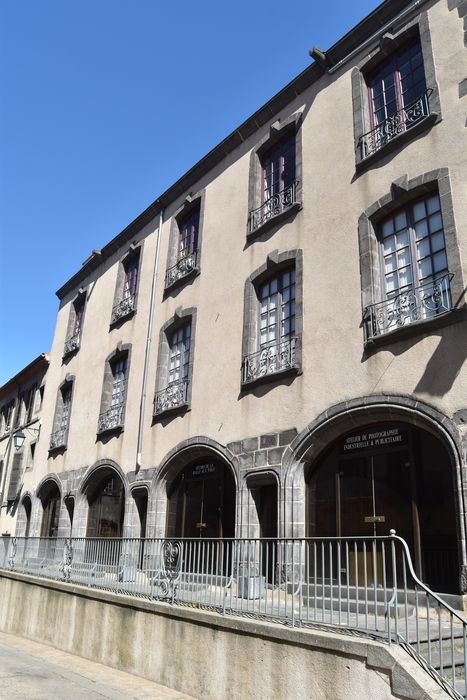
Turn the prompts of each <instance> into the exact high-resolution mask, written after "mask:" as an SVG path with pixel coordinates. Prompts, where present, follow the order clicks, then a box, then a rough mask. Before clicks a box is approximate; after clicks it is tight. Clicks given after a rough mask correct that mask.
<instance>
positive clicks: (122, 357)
mask: <svg viewBox="0 0 467 700" xmlns="http://www.w3.org/2000/svg"><path fill="white" fill-rule="evenodd" d="M126 348H129V346H120V347H119V348H118V349H117V351H116V352H114V353H113V354H112V355H111V356H110V357H109V358H108V359H107V360H106V363H105V371H104V383H103V389H102V400H101V410H100V413H99V420H98V426H97V432H98V434H101V433H107V432H113V431H114V432H119V431H121V430H122V429H123V425H124V420H125V404H126V396H127V385H128V374H129V349H126Z"/></svg>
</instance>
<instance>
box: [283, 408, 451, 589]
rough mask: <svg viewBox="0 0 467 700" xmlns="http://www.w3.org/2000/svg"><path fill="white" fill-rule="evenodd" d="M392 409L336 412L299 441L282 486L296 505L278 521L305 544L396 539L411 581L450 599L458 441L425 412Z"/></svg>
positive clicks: (442, 420) (442, 423) (445, 424)
mask: <svg viewBox="0 0 467 700" xmlns="http://www.w3.org/2000/svg"><path fill="white" fill-rule="evenodd" d="M392 398H393V397H391V399H392ZM397 401H398V399H397V397H394V403H392V402H391V400H390V399H389V398H388V397H384V404H383V403H382V402H381V401H379V400H378V398H377V397H374V398H367V399H364V400H362V404H361V405H360V406H359V405H355V404H356V403H357V402H356V401H355V402H352V403H353V405H352V406H351V407H350V408H349V407H348V405H346V404H341V405H339V406H336V407H333V408H331V409H329V410H328V411H327V412H326V414H323V416H320V417H318V418H317V419H316V421H314V422H313V424H311V426H309V427H308V429H307V430H306V431H304V432H303V433H302V435H301V436H298V438H297V440H296V444H295V446H294V448H295V454H294V458H295V459H294V462H293V463H292V460H291V463H290V465H289V467H288V476H287V478H288V479H289V480H292V483H293V484H294V488H295V489H296V492H297V493H298V494H300V493H301V489H303V497H302V499H300V500H297V502H295V503H292V504H289V506H288V507H289V510H288V511H286V518H287V517H289V518H290V519H291V520H292V522H293V519H295V521H297V520H298V519H299V518H300V516H301V517H302V518H303V521H304V522H305V523H306V527H305V532H304V534H306V535H308V536H310V537H311V536H315V537H327V536H341V537H353V536H365V537H372V536H373V535H374V534H377V535H388V534H389V531H390V530H391V529H394V530H396V532H397V534H398V535H400V536H401V537H403V538H404V539H405V540H406V541H407V542H408V544H409V547H410V550H411V553H412V559H413V561H414V565H415V568H416V571H417V574H418V575H419V577H420V578H421V579H422V580H423V581H425V582H426V583H428V585H429V586H430V587H431V588H432V589H435V590H438V591H441V592H445V593H448V592H453V593H457V592H459V589H460V579H461V573H462V564H464V550H463V549H462V546H461V545H462V542H463V539H464V538H463V535H462V533H463V532H464V507H463V494H462V485H461V482H462V473H461V468H460V465H461V461H460V456H459V454H460V453H459V450H458V448H457V443H456V434H455V432H454V430H453V429H452V428H451V427H450V426H449V422H448V421H447V420H446V419H445V418H444V417H443V416H442V414H438V413H437V412H436V411H434V410H433V409H431V407H426V408H425V407H424V406H423V404H421V402H415V401H414V402H413V404H414V406H413V408H411V407H408V403H409V400H408V399H403V402H404V404H403V405H398V404H397V403H396V402H397ZM401 403H402V400H401ZM372 404H373V405H372ZM352 426H353V427H352ZM301 470H303V471H302V476H301V477H300V471H301ZM300 501H301V502H300ZM301 503H303V504H304V505H303V506H302V505H301ZM290 505H291V506H292V507H291V508H290Z"/></svg>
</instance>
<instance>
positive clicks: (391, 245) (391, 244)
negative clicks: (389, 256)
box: [383, 236, 396, 254]
mask: <svg viewBox="0 0 467 700" xmlns="http://www.w3.org/2000/svg"><path fill="white" fill-rule="evenodd" d="M383 249H384V252H385V254H386V253H393V252H394V251H395V250H396V241H395V238H394V236H391V237H390V238H386V240H385V241H384V245H383Z"/></svg>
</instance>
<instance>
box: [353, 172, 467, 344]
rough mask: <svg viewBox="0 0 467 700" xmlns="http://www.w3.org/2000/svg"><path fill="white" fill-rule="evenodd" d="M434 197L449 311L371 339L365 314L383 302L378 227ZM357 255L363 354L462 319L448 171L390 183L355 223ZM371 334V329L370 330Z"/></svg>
mask: <svg viewBox="0 0 467 700" xmlns="http://www.w3.org/2000/svg"><path fill="white" fill-rule="evenodd" d="M433 194H437V195H438V196H439V201H440V213H441V218H442V223H443V233H444V243H445V248H444V250H445V253H446V258H447V269H448V274H450V275H452V279H451V281H450V294H451V310H450V311H448V312H446V313H443V314H440V315H435V316H433V317H429V318H422V319H419V320H415V321H413V322H411V323H407V324H404V325H402V326H401V327H399V328H396V329H393V330H390V331H387V332H384V333H381V334H380V335H374V334H372V333H371V332H369V329H368V322H369V320H368V314H369V311H370V309H371V307H374V306H375V305H378V304H380V303H382V302H384V301H385V296H384V295H383V285H382V279H381V264H380V252H379V247H380V246H379V239H378V227H379V226H380V224H381V222H383V221H384V219H386V218H387V217H388V216H391V215H394V214H395V213H396V212H397V211H398V210H401V209H402V208H403V207H408V206H410V205H413V204H415V203H416V202H417V201H420V200H422V199H425V198H427V197H430V195H433ZM358 240H359V254H360V279H361V299H362V314H363V317H362V318H363V321H362V324H361V325H362V330H363V335H364V346H365V348H366V349H367V350H371V349H372V348H374V347H375V348H377V347H378V346H379V345H386V344H389V343H392V342H397V341H398V340H399V339H400V338H401V337H406V336H407V335H415V334H417V333H426V332H428V331H429V330H430V329H431V328H434V327H438V326H441V325H446V324H449V323H454V322H456V321H457V320H462V318H463V317H464V316H465V304H464V302H461V300H462V298H463V290H464V282H463V274H462V266H461V261H460V255H459V245H458V241H457V233H456V225H455V220H454V210H453V203H452V195H451V183H450V178H449V169H448V168H440V169H438V170H433V171H430V172H427V173H423V174H422V175H419V176H417V177H415V178H413V179H411V180H409V179H408V177H407V175H405V176H402V177H401V178H399V179H398V180H396V181H395V182H393V183H392V185H391V190H390V192H388V193H387V194H386V195H384V196H383V197H381V198H380V199H379V200H378V201H376V202H375V203H374V204H372V205H371V206H370V207H368V209H367V210H366V211H365V212H363V213H362V214H361V216H360V218H359V222H358ZM370 331H371V329H370Z"/></svg>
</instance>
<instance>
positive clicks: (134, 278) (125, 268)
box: [110, 247, 140, 326]
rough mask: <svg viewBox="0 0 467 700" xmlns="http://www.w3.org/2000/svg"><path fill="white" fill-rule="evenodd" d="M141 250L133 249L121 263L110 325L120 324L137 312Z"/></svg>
mask: <svg viewBox="0 0 467 700" xmlns="http://www.w3.org/2000/svg"><path fill="white" fill-rule="evenodd" d="M139 265H140V248H139V247H138V248H135V247H133V248H132V249H131V250H130V252H129V253H128V254H127V255H126V256H125V258H124V259H123V260H122V261H121V262H120V264H119V267H118V273H117V286H116V291H115V299H114V305H113V308H112V316H111V320H110V325H111V326H113V325H116V324H119V323H120V322H121V321H123V320H125V319H127V318H129V317H130V316H131V315H133V313H134V312H135V311H136V299H137V291H138V277H139Z"/></svg>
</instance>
